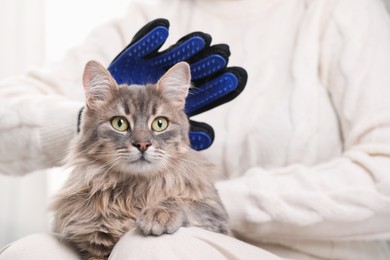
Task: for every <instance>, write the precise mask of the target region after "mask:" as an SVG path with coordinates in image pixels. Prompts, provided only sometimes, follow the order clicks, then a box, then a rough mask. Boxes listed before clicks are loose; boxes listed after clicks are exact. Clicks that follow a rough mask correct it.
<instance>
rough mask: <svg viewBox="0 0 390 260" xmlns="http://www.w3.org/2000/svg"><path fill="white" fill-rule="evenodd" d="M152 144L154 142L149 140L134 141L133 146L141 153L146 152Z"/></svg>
mask: <svg viewBox="0 0 390 260" xmlns="http://www.w3.org/2000/svg"><path fill="white" fill-rule="evenodd" d="M151 145H152V143H151V142H149V141H140V142H134V143H133V146H135V147H137V149H138V150H139V151H140V152H141V153H143V152H145V151H146V150H147V149H148V148H149V146H151Z"/></svg>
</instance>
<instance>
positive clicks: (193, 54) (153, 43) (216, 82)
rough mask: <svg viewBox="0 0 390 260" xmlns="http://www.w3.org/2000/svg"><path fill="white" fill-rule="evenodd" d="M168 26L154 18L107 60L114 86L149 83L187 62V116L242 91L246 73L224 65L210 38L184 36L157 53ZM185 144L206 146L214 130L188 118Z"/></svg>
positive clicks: (222, 49)
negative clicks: (178, 64)
mask: <svg viewBox="0 0 390 260" xmlns="http://www.w3.org/2000/svg"><path fill="white" fill-rule="evenodd" d="M168 29H169V22H168V20H166V19H156V20H153V21H151V22H149V23H148V24H146V25H145V26H144V27H142V28H141V29H140V30H139V31H138V32H137V33H136V35H135V36H134V38H133V39H132V41H131V43H130V44H129V45H128V46H127V47H126V48H125V49H124V50H123V51H122V52H121V53H119V55H118V56H117V57H116V58H115V59H114V60H113V61H112V63H111V64H110V65H109V67H108V70H109V71H110V73H111V74H112V76H113V78H114V79H115V80H116V82H117V83H118V84H128V85H131V84H139V85H144V84H148V83H150V84H153V83H156V82H157V81H158V80H159V79H160V77H161V76H162V75H163V74H164V73H165V72H166V71H167V70H168V69H169V68H170V67H172V66H173V65H175V64H176V63H178V62H180V61H186V62H188V63H189V64H190V68H191V79H192V85H193V88H192V89H191V90H190V93H189V95H188V96H187V100H186V106H185V111H186V114H187V115H188V116H189V117H191V116H194V115H197V114H199V113H202V112H204V111H207V110H209V109H212V108H214V107H216V106H219V105H221V104H223V103H226V102H228V101H230V100H232V99H234V98H235V97H236V96H237V95H239V94H240V93H241V91H242V90H243V89H244V87H245V84H246V80H247V74H246V71H245V70H244V69H242V68H240V67H227V64H228V59H229V56H230V51H229V46H228V45H226V44H218V45H212V46H211V45H210V44H211V36H210V35H208V34H205V33H202V32H194V33H190V34H188V35H186V36H184V37H183V38H181V39H180V40H179V41H178V42H177V43H176V44H174V45H172V46H171V47H169V48H168V49H166V50H164V51H162V52H159V49H160V48H161V46H162V45H163V44H164V42H165V41H166V39H167V38H168V33H169V31H168ZM190 125H191V129H190V142H191V147H192V148H193V149H195V150H204V149H207V148H208V147H210V146H211V144H212V142H213V140H214V131H213V129H212V127H211V126H209V125H208V124H205V123H200V122H195V121H192V120H190Z"/></svg>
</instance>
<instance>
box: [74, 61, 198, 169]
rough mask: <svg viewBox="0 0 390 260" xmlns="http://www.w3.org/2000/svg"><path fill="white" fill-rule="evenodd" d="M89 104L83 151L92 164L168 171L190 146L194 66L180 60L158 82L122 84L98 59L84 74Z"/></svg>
mask: <svg viewBox="0 0 390 260" xmlns="http://www.w3.org/2000/svg"><path fill="white" fill-rule="evenodd" d="M83 81H84V82H83V83H84V89H85V93H86V97H87V106H86V108H85V111H84V113H83V117H82V125H81V132H80V134H81V138H80V139H79V140H81V142H80V144H79V145H78V149H79V152H81V153H83V154H85V155H86V156H87V157H88V158H89V159H90V160H91V163H97V164H100V165H101V166H102V167H104V168H106V169H107V171H108V169H112V170H116V171H121V172H126V173H127V172H128V173H132V174H152V173H154V172H164V169H168V168H169V167H170V166H171V165H172V164H174V162H175V161H177V160H180V156H182V154H184V153H185V152H186V151H187V150H188V149H190V148H189V140H188V131H189V123H188V119H187V116H186V115H185V113H184V102H185V97H186V95H187V93H188V88H189V85H190V72H189V66H188V64H186V63H179V64H177V65H175V66H174V67H173V68H171V69H170V70H169V71H168V72H167V73H166V74H165V75H164V76H163V77H162V78H161V79H160V81H159V82H158V83H157V84H156V85H147V86H136V85H133V86H127V85H121V86H117V84H116V83H115V82H114V80H113V79H112V78H111V76H110V74H109V72H108V71H107V70H106V69H105V68H104V67H103V66H102V65H100V64H99V63H97V62H89V63H88V64H87V65H86V69H85V71H84V77H83Z"/></svg>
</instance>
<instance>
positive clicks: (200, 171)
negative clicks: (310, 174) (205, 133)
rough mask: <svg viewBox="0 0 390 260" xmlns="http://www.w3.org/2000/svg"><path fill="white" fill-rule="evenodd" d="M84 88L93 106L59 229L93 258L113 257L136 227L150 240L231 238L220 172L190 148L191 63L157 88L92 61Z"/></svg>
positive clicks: (60, 198) (57, 210)
mask: <svg viewBox="0 0 390 260" xmlns="http://www.w3.org/2000/svg"><path fill="white" fill-rule="evenodd" d="M83 85H84V90H85V94H86V97H87V105H86V107H85V109H84V112H83V114H82V123H81V131H80V133H79V135H78V136H77V137H76V138H75V139H74V141H73V143H72V147H71V152H70V154H69V156H68V158H67V166H68V168H69V170H70V171H71V173H70V176H69V179H68V180H67V182H66V183H65V185H64V187H63V188H62V190H61V191H60V192H59V194H58V195H57V196H56V198H55V201H54V203H53V204H52V206H51V209H52V210H53V211H54V231H55V232H57V233H58V234H59V235H60V237H62V238H63V239H65V240H66V241H69V242H70V243H71V244H73V245H74V247H75V248H77V250H78V252H79V253H80V255H81V256H82V257H83V259H89V260H92V259H107V258H108V256H109V255H110V252H111V250H112V248H113V247H114V245H115V244H116V242H117V241H118V240H119V239H120V237H121V236H122V235H123V234H124V233H125V232H127V231H128V230H130V229H133V228H138V229H139V230H141V231H142V232H143V233H144V234H145V235H161V234H163V233H173V232H175V231H176V230H177V229H178V228H180V227H189V226H196V227H201V228H204V229H207V230H211V231H215V232H221V233H224V234H227V233H229V230H228V227H227V214H226V212H225V209H224V207H223V205H222V203H221V201H220V199H219V197H218V194H217V192H216V190H215V188H214V186H213V181H214V180H215V178H216V175H217V172H216V169H215V168H214V166H213V165H212V164H211V163H209V162H208V161H207V160H205V159H204V158H203V157H202V156H201V155H200V154H199V153H198V152H196V151H194V150H192V149H191V148H190V145H189V138H188V132H189V123H188V119H187V116H186V114H185V113H184V103H185V98H186V96H187V94H188V90H189V87H190V70H189V66H188V64H187V63H185V62H181V63H178V64H177V65H175V66H174V67H172V68H171V69H170V70H169V71H168V72H167V73H166V74H165V75H164V76H163V77H162V78H161V79H160V80H159V82H158V83H157V84H155V85H147V86H138V85H134V86H130V87H129V86H127V85H120V86H118V85H117V84H116V83H115V81H114V80H113V78H112V77H111V75H110V74H109V72H108V71H107V70H106V69H105V68H104V67H103V66H102V65H101V64H100V63H98V62H96V61H90V62H88V63H87V65H86V67H85V70H84V75H83ZM129 246H130V245H129Z"/></svg>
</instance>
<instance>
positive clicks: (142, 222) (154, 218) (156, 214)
mask: <svg viewBox="0 0 390 260" xmlns="http://www.w3.org/2000/svg"><path fill="white" fill-rule="evenodd" d="M183 222H184V214H183V212H182V211H181V210H177V209H172V208H167V207H164V206H156V207H146V208H145V209H144V210H142V211H141V213H140V215H139V216H138V218H137V226H138V228H139V229H141V230H142V232H143V233H144V234H145V235H156V236H159V235H161V234H163V233H168V234H171V233H173V232H175V231H176V230H178V229H179V228H180V227H181V226H183V224H184V223H183Z"/></svg>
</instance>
